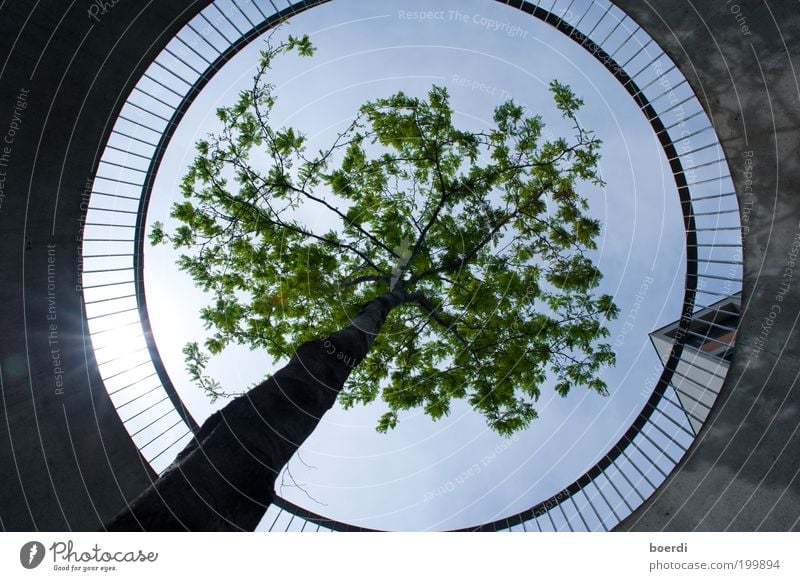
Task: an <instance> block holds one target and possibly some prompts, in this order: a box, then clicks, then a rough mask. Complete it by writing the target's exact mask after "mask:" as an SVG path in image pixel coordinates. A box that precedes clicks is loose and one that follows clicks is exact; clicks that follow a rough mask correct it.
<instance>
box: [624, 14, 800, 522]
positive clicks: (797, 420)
mask: <svg viewBox="0 0 800 581" xmlns="http://www.w3.org/2000/svg"><path fill="white" fill-rule="evenodd" d="M617 4H618V5H619V6H620V7H621V8H622V9H623V10H626V11H627V12H628V13H629V14H630V15H631V16H632V17H633V18H634V19H635V20H636V21H637V22H638V23H639V24H640V25H642V26H643V27H644V28H645V29H646V30H647V31H648V32H649V33H650V34H651V35H652V36H653V37H655V38H656V39H657V40H659V42H660V44H661V45H662V47H663V48H664V49H665V50H666V52H667V53H669V54H670V55H671V56H672V57H673V59H674V60H676V62H677V63H678V64H679V66H680V68H681V70H682V72H683V74H684V75H685V76H686V77H687V79H688V80H689V82H690V83H691V84H692V86H693V88H694V90H695V92H696V93H697V94H698V96H699V97H700V100H701V102H702V103H703V105H704V107H705V108H706V111H707V112H708V114H709V115H710V117H711V119H712V121H713V123H714V125H715V127H716V129H717V132H718V134H719V137H720V141H721V143H722V145H723V147H724V149H725V153H726V156H727V158H728V160H729V164H730V169H731V172H732V175H733V177H734V182H735V184H736V190H737V196H738V199H739V204H740V208H741V209H742V221H743V226H744V227H745V238H744V254H745V255H744V291H743V300H742V308H743V312H742V321H741V326H740V330H739V333H738V334H737V339H736V344H737V346H736V353H735V355H734V358H733V361H732V364H731V368H730V372H729V374H728V376H727V379H726V381H725V383H724V385H723V388H722V392H721V394H720V397H719V399H718V401H717V405H716V406H715V408H714V410H713V411H712V413H711V415H710V417H709V420H708V422H707V423H706V426H705V427H704V428H703V430H702V431H701V432H700V434H699V437H698V439H697V441H696V442H695V444H694V445H693V446H692V448H691V449H690V450H689V453H688V454H687V457H686V458H685V459H684V461H682V462H681V463H680V464H679V465H678V467H677V468H676V470H675V471H674V472H673V473H672V474H671V475H670V477H669V479H668V480H667V481H666V482H665V483H664V485H663V486H662V487H661V488H660V489H659V490H658V491H657V492H656V494H655V495H653V497H651V498H650V499H649V500H648V501H647V502H646V503H644V505H643V506H642V507H640V508H639V509H638V510H637V511H635V512H634V514H633V515H631V516H630V517H629V518H628V519H626V520H625V521H624V522H623V523H622V524H621V525H620V526H619V530H638V531H649V530H672V531H691V530H742V531H752V530H800V520H798V519H800V481H798V473H799V472H800V389H798V385H797V380H798V373H799V372H800V357H798V355H799V354H800V337H798V326H797V322H798V317H800V269H798V266H800V263H798V264H797V265H794V264H791V262H793V261H794V260H796V259H797V258H798V257H800V256H798V252H796V250H797V248H798V246H797V245H800V238H797V237H798V236H799V235H800V223H798V221H800V196H799V195H798V192H799V191H800V155H798V153H799V151H798V150H799V149H800V147H798V146H799V145H800V134H799V133H798V130H797V129H798V124H799V123H800V101H799V100H798V99H799V98H800V93H799V92H798V83H797V78H796V71H797V70H798V65H800V63H799V62H798V58H797V54H798V48H799V47H800V17H799V16H798V11H797V3H796V2H789V1H777V2H774V1H770V2H760V1H759V2H756V1H748V0H745V1H737V0H734V1H732V2H726V1H724V0H719V1H713V2H711V1H708V2H691V3H690V2H684V1H682V0H679V1H673V2H657V3H656V2H642V1H634V0H621V1H619V2H617ZM745 27H746V28H745ZM749 156H752V157H749ZM745 159H751V160H752V161H753V167H752V176H746V175H745V167H746V165H745ZM748 179H751V180H752V183H748V181H747V180H748ZM793 244H796V246H794V247H793ZM787 267H788V268H789V269H791V268H793V269H794V270H787ZM782 283H787V284H788V285H789V286H788V290H787V287H786V286H783V287H782V286H781V284H782ZM779 297H780V298H779ZM778 310H780V312H778ZM770 312H773V318H770ZM765 329H766V330H765Z"/></svg>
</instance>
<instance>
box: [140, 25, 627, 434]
mask: <svg viewBox="0 0 800 581" xmlns="http://www.w3.org/2000/svg"><path fill="white" fill-rule="evenodd" d="M291 51H297V52H299V53H300V55H302V56H311V55H312V54H313V52H314V49H313V47H312V46H311V44H310V42H309V39H308V38H307V37H302V38H296V37H292V36H289V37H288V40H286V41H284V42H280V43H277V44H269V45H268V47H267V48H266V49H265V50H263V51H262V53H261V59H260V62H259V66H258V68H257V72H256V74H255V77H254V82H253V85H252V87H251V88H250V89H248V90H245V91H242V92H241V93H240V95H239V98H238V100H237V101H236V102H235V103H234V104H232V105H231V106H228V107H222V108H220V109H218V110H217V116H218V117H219V120H220V122H221V128H220V129H219V130H218V131H216V132H214V133H213V134H211V135H209V136H208V137H207V138H206V139H203V140H201V141H199V142H198V143H197V144H196V150H197V151H196V155H195V157H194V160H193V162H192V164H191V166H190V168H189V170H188V172H187V173H186V175H185V177H184V178H183V181H182V194H183V197H184V200H183V201H181V202H179V203H176V204H175V205H174V207H173V210H172V214H171V215H172V217H173V218H174V219H175V220H176V221H177V223H178V225H177V227H175V228H174V229H173V231H171V232H167V231H166V229H165V227H164V226H163V225H162V224H160V223H156V224H155V225H154V227H153V230H152V233H151V239H152V241H153V243H162V242H170V243H172V244H173V246H174V247H175V248H176V249H178V250H179V251H180V252H181V256H180V259H179V265H180V268H181V269H183V270H184V271H186V272H187V273H189V275H191V277H192V278H193V279H194V281H195V283H196V284H197V285H198V286H199V287H200V288H202V289H203V290H204V291H206V292H207V293H208V294H209V295H210V297H211V300H210V302H209V304H208V305H207V306H204V307H202V309H201V310H200V316H201V317H202V319H203V321H204V322H205V325H206V327H207V328H208V329H209V331H210V337H209V338H208V340H206V341H205V344H204V348H201V347H200V346H199V345H197V344H190V345H188V346H187V348H186V350H185V353H186V356H187V362H188V365H189V370H190V373H191V374H192V376H193V378H194V379H195V381H196V382H197V383H198V384H199V385H201V387H203V388H204V389H206V390H207V391H208V392H209V393H210V394H211V395H212V397H214V396H218V395H221V394H223V393H224V390H223V389H222V387H221V385H220V384H219V383H218V382H217V381H215V380H213V379H210V378H209V377H207V376H206V375H205V374H204V373H205V372H204V367H205V364H206V362H207V360H208V356H209V355H208V354H207V353H206V351H207V352H208V353H210V354H211V355H214V354H218V353H220V352H221V351H223V350H224V349H225V347H226V346H228V345H230V344H233V343H235V344H241V345H246V346H248V347H249V348H251V349H259V350H264V351H266V352H267V353H269V354H270V355H271V356H272V357H274V358H275V360H280V359H285V358H288V357H290V356H292V354H293V353H294V348H295V347H296V346H297V345H298V344H300V343H302V342H304V341H307V340H310V339H314V338H324V337H325V336H326V335H327V334H329V333H332V332H333V331H335V330H337V329H340V328H342V327H344V326H346V325H347V324H348V323H350V321H351V320H352V319H353V317H354V316H355V315H356V313H358V311H359V309H360V308H361V307H362V306H363V305H365V304H367V303H369V302H370V301H371V300H372V299H374V298H375V297H377V296H379V295H381V294H383V293H386V292H387V291H389V290H391V289H397V290H398V291H399V292H401V293H402V300H401V301H400V304H398V306H396V307H394V308H393V309H392V310H391V312H390V313H389V316H388V317H387V319H386V321H385V323H384V324H383V327H382V329H381V331H380V334H379V335H378V336H377V337H376V338H375V340H374V342H373V344H372V347H371V348H370V350H369V353H368V354H367V356H366V358H365V359H364V360H363V361H361V362H359V363H358V365H354V367H353V369H352V371H351V373H350V376H349V379H348V380H347V382H346V384H345V386H344V388H343V390H342V392H341V393H340V394H339V401H340V402H341V403H342V404H343V405H344V406H345V407H349V406H352V405H354V404H358V403H369V402H372V401H374V400H375V399H376V398H379V397H380V398H382V399H383V400H384V401H385V402H386V404H388V407H389V411H388V412H387V413H385V414H384V415H383V416H382V417H380V419H379V421H378V426H377V428H378V429H379V430H381V431H386V430H388V429H390V428H394V427H395V425H396V424H397V421H398V412H399V411H401V410H408V409H412V408H417V407H421V408H422V409H424V411H425V413H426V414H428V415H429V416H430V417H432V418H434V419H437V418H441V417H442V416H445V415H447V414H448V412H449V410H450V406H451V402H452V401H453V400H454V399H465V400H466V401H467V402H468V403H469V404H470V405H471V406H472V407H473V408H474V409H475V410H476V411H477V412H479V413H481V414H482V415H483V416H484V417H485V418H486V421H487V423H488V425H489V426H491V428H492V429H494V430H495V431H497V432H498V433H500V434H504V435H508V434H511V433H513V432H515V431H517V430H520V429H523V428H525V427H527V426H528V425H529V424H530V422H531V421H532V420H534V419H535V418H536V417H537V414H536V410H535V406H534V404H535V403H536V401H537V399H538V398H539V396H540V393H541V391H542V389H543V388H545V386H548V387H549V386H552V387H553V388H554V389H555V390H556V391H557V392H558V393H559V394H561V395H566V394H567V393H568V392H569V390H570V389H571V388H572V387H576V386H585V387H587V388H589V389H590V390H593V391H595V392H598V393H601V394H605V393H606V392H607V388H606V385H605V383H604V382H603V381H602V379H600V376H599V370H600V368H601V367H603V366H607V365H613V363H614V353H613V351H612V350H611V348H610V346H609V345H608V344H607V343H604V342H603V341H602V340H603V338H605V337H607V336H608V333H609V332H608V329H607V327H606V326H605V323H606V321H607V319H609V318H613V317H615V316H616V315H617V312H618V310H617V307H616V306H615V304H614V302H613V300H612V297H611V296H609V295H606V294H600V293H598V292H597V287H598V285H599V283H600V280H601V277H602V275H601V272H600V271H599V269H598V268H597V266H596V265H595V264H594V262H593V260H592V251H593V250H595V249H596V240H597V238H598V236H599V233H600V224H599V222H598V221H597V220H595V219H593V218H591V217H590V215H589V212H588V209H589V206H588V202H587V200H586V199H585V198H584V197H583V196H582V195H581V194H579V193H578V189H579V188H580V187H581V184H587V185H588V186H592V187H594V189H595V191H598V192H599V186H602V185H603V182H602V180H601V178H600V175H599V171H598V162H599V148H600V141H599V140H598V139H597V138H596V136H595V135H594V134H593V133H592V132H591V131H588V130H586V129H584V128H583V127H582V126H581V124H580V123H579V122H578V117H577V113H578V111H579V109H580V107H581V105H582V102H581V100H580V99H579V98H577V97H576V96H575V95H574V94H573V92H572V91H571V89H570V88H569V87H567V86H565V85H562V84H560V83H559V82H557V81H553V82H552V83H551V84H550V91H551V93H552V96H553V101H554V106H555V107H556V108H557V110H558V111H559V112H560V114H561V115H562V116H563V117H564V118H565V119H567V120H569V121H570V122H571V125H572V127H573V129H574V131H573V134H572V135H571V136H569V137H568V138H566V137H557V138H552V136H551V134H550V133H549V132H547V131H545V130H544V123H543V120H542V117H541V116H540V115H535V114H534V115H532V114H529V113H528V112H527V111H526V110H525V109H524V108H523V107H521V106H519V105H517V104H515V103H514V102H513V101H507V102H505V103H503V104H501V105H500V106H498V107H497V108H496V109H495V110H494V112H493V116H492V123H490V124H488V127H487V128H485V129H483V130H481V131H474V130H467V129H459V128H458V127H457V126H456V124H455V123H454V121H453V118H454V111H453V108H452V106H451V104H450V98H449V95H448V91H447V90H446V88H444V87H439V86H433V87H431V88H430V90H429V91H428V92H427V94H426V95H420V96H414V95H408V94H405V93H403V92H397V93H395V94H393V95H391V96H388V97H386V98H381V99H376V100H373V101H369V102H367V103H365V104H363V105H362V106H361V107H360V109H359V110H358V111H357V112H354V117H353V119H352V121H351V122H350V123H349V124H348V125H347V126H346V127H344V128H343V129H342V130H341V131H340V132H339V133H338V135H337V136H336V138H335V139H333V140H332V143H330V145H329V146H328V147H327V148H325V149H322V150H319V151H316V152H309V151H308V150H307V147H306V142H307V138H306V136H305V135H304V134H303V133H302V132H301V131H300V130H298V129H297V128H291V127H275V126H274V125H273V123H272V120H271V113H272V111H273V108H274V106H275V103H276V99H277V95H276V91H275V87H274V86H273V85H272V84H271V83H270V82H269V79H268V76H269V71H270V68H271V65H272V64H273V62H274V59H276V58H278V57H280V56H282V55H284V54H285V53H288V52H291ZM286 58H290V57H286Z"/></svg>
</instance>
